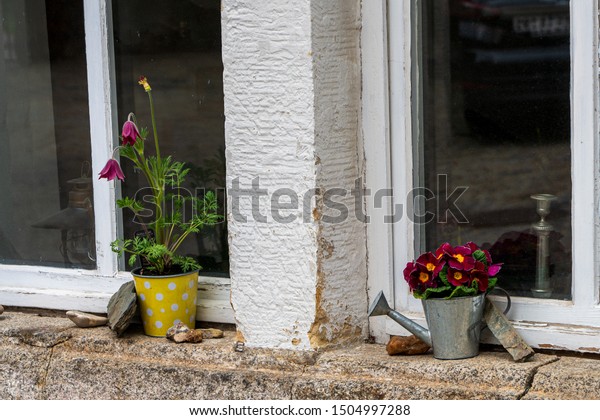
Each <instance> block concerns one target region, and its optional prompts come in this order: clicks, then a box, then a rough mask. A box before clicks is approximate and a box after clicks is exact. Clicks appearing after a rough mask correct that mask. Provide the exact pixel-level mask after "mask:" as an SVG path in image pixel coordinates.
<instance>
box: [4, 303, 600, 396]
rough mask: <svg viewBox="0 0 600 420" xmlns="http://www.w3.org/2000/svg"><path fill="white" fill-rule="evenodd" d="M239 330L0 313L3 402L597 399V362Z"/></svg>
mask: <svg viewBox="0 0 600 420" xmlns="http://www.w3.org/2000/svg"><path fill="white" fill-rule="evenodd" d="M234 341H235V333H234V332H233V331H226V332H225V337H224V338H223V339H216V340H205V341H203V342H202V343H198V344H189V343H187V344H176V343H173V342H171V341H169V340H166V339H163V338H151V337H146V336H144V335H143V334H141V331H140V329H136V328H132V329H130V330H128V331H127V332H126V333H125V335H124V336H123V337H122V338H117V337H116V335H115V334H114V332H112V331H111V330H110V329H109V328H108V327H98V328H86V329H80V328H75V327H74V325H73V324H72V323H71V321H69V320H68V319H66V318H48V317H39V316H35V315H31V314H20V313H16V312H10V311H9V312H7V313H5V314H3V315H1V316H0V378H2V380H1V381H0V399H99V400H102V399H136V400H137V399H142V400H143V399H169V400H173V399H182V400H211V399H241V400H243V399H248V400H252V399H286V400H292V399H353V400H373V399H377V400H385V399H394V400H407V399H523V398H531V399H584V398H585V399H597V398H600V395H599V394H598V386H599V384H600V372H598V369H597V368H596V366H597V363H598V361H597V360H590V359H583V358H575V357H557V356H551V355H541V354H537V355H535V357H534V358H533V360H532V361H530V362H526V363H515V362H513V361H512V359H511V357H510V356H509V355H508V353H506V352H482V353H481V354H480V355H479V356H478V357H475V358H472V359H466V360H436V359H434V358H433V357H432V356H431V354H425V355H419V356H393V357H390V356H388V355H387V353H386V351H385V347H384V346H383V345H378V344H353V345H349V346H347V347H344V348H341V349H330V350H326V351H318V352H316V351H297V350H284V349H280V350H273V349H258V348H250V349H248V348H247V349H246V350H245V351H244V352H241V353H240V352H237V351H234V350H233V347H234Z"/></svg>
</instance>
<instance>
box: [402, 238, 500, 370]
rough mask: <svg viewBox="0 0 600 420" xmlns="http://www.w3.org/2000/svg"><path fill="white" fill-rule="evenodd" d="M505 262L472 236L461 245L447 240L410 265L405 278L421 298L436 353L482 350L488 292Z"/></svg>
mask: <svg viewBox="0 0 600 420" xmlns="http://www.w3.org/2000/svg"><path fill="white" fill-rule="evenodd" d="M501 267H502V264H494V263H493V262H492V258H491V256H490V254H489V252H488V251H486V250H483V249H480V248H479V247H478V246H477V245H475V244H474V243H473V242H468V243H467V244H465V245H462V246H457V247H453V246H452V245H450V244H449V243H445V244H443V245H442V246H440V247H439V248H438V249H437V250H436V251H435V252H426V253H424V254H422V255H420V256H419V257H418V258H417V259H416V260H415V261H411V262H409V263H408V264H407V265H406V268H405V269H404V272H403V274H404V279H405V280H406V282H407V283H408V285H409V287H410V290H411V292H412V293H413V296H414V297H415V298H417V299H422V303H423V310H424V312H425V318H426V320H427V325H428V327H429V335H430V339H431V344H432V347H433V350H434V356H435V357H436V358H439V359H462V358H468V357H473V356H476V355H477V354H478V353H479V336H480V331H481V325H482V318H483V310H484V307H485V295H486V294H487V293H489V292H490V291H491V290H492V289H493V288H494V287H495V286H496V283H497V280H498V279H497V277H496V275H497V274H498V272H499V271H500V269H501ZM507 297H508V294H507ZM509 302H510V298H509ZM508 307H509V306H507V308H508Z"/></svg>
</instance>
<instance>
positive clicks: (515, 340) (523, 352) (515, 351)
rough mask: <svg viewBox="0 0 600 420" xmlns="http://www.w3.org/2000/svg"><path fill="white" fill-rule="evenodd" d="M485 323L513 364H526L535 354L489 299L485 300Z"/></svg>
mask: <svg viewBox="0 0 600 420" xmlns="http://www.w3.org/2000/svg"><path fill="white" fill-rule="evenodd" d="M483 317H484V319H485V322H486V324H487V326H488V328H489V329H490V331H491V332H492V334H494V336H495V337H496V338H497V339H498V341H499V342H500V344H502V346H503V347H504V348H505V349H506V351H508V353H509V354H510V355H511V356H512V358H513V360H514V361H515V362H526V361H527V360H529V359H530V358H531V357H533V355H534V354H535V352H534V351H533V349H532V348H531V347H529V345H528V344H527V343H526V342H525V340H523V338H521V336H520V335H519V333H518V332H517V330H516V329H515V328H514V327H513V326H512V324H511V322H510V321H509V320H508V318H506V316H505V315H504V314H503V313H502V311H500V310H499V309H498V308H497V307H496V305H495V304H494V302H492V301H491V300H490V298H489V297H486V298H485V312H484V314H483Z"/></svg>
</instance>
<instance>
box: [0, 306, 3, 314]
mask: <svg viewBox="0 0 600 420" xmlns="http://www.w3.org/2000/svg"><path fill="white" fill-rule="evenodd" d="M3 313H4V306H2V305H0V315H2V314H3Z"/></svg>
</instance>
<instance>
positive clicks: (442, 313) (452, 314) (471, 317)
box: [369, 287, 511, 360]
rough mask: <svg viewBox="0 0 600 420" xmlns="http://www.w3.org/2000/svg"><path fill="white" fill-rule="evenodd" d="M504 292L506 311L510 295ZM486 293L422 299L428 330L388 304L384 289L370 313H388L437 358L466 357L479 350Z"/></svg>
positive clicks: (377, 314)
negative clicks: (429, 347) (425, 344)
mask: <svg viewBox="0 0 600 420" xmlns="http://www.w3.org/2000/svg"><path fill="white" fill-rule="evenodd" d="M495 290H499V291H501V292H503V293H504V294H506V297H507V306H506V309H505V310H504V314H506V313H507V312H508V311H509V309H510V305H511V302H510V296H509V295H508V293H507V292H506V291H505V290H503V289H500V288H498V287H497V288H496V289H495ZM485 296H486V295H485V294H481V295H477V296H465V297H457V298H452V299H423V300H422V303H423V310H424V311H425V319H426V320H427V325H428V326H429V330H427V329H426V328H423V327H422V326H421V325H419V324H417V323H416V322H414V321H413V320H411V319H409V318H407V317H405V316H404V315H402V314H400V313H399V312H397V311H394V310H393V309H392V308H390V306H389V304H388V303H387V300H386V299H385V296H384V295H383V291H381V292H379V294H378V295H377V297H376V298H375V301H374V302H373V304H372V305H371V307H370V308H369V316H379V315H387V316H389V317H390V318H392V319H393V320H394V321H396V322H397V323H398V324H400V325H402V326H403V327H404V328H406V329H407V330H408V331H410V332H411V333H413V334H414V335H415V336H417V337H418V338H419V339H420V340H421V341H423V342H424V343H427V344H428V345H429V346H431V347H432V348H433V357H435V358H436V359H445V360H451V359H467V358H469V357H475V356H477V355H478V354H479V337H480V334H481V330H482V329H483V328H484V327H485V324H484V322H483V310H484V308H485Z"/></svg>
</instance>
